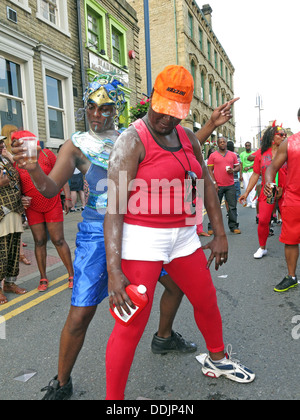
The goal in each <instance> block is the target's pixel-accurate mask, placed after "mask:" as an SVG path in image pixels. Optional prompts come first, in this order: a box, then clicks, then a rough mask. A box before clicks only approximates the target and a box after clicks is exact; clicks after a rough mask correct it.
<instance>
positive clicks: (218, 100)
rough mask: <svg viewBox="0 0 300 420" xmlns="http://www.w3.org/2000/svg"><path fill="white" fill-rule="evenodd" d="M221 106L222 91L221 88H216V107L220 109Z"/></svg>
mask: <svg viewBox="0 0 300 420" xmlns="http://www.w3.org/2000/svg"><path fill="white" fill-rule="evenodd" d="M219 105H220V91H219V88H218V87H217V88H216V106H217V107H218V106H219Z"/></svg>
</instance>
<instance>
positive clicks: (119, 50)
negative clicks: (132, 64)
mask: <svg viewBox="0 0 300 420" xmlns="http://www.w3.org/2000/svg"><path fill="white" fill-rule="evenodd" d="M109 24H110V34H111V63H112V64H114V65H116V66H118V67H121V68H123V69H127V54H126V50H127V48H126V31H127V29H126V28H125V26H123V25H121V23H120V22H118V21H117V20H116V19H115V18H114V17H113V16H112V15H109Z"/></svg>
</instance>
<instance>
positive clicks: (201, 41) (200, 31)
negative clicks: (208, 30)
mask: <svg viewBox="0 0 300 420" xmlns="http://www.w3.org/2000/svg"><path fill="white" fill-rule="evenodd" d="M199 48H200V50H201V51H203V31H202V29H200V28H199Z"/></svg>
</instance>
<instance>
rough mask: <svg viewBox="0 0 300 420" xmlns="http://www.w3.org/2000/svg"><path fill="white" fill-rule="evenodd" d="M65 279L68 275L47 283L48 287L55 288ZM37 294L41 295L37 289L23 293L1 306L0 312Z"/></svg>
mask: <svg viewBox="0 0 300 420" xmlns="http://www.w3.org/2000/svg"><path fill="white" fill-rule="evenodd" d="M67 278H68V275H67V274H64V275H63V276H61V277H58V278H57V279H55V280H52V281H50V282H49V287H51V286H55V285H56V284H57V283H60V282H61V281H63V280H65V279H67ZM37 293H41V292H39V291H38V289H34V290H32V291H31V292H28V293H25V294H24V295H21V296H19V297H17V298H15V299H13V300H11V301H10V302H8V303H5V304H4V305H3V306H2V305H1V306H0V312H2V311H5V310H6V309H8V308H10V307H11V306H13V305H15V304H17V303H19V302H22V301H23V300H25V299H28V298H29V297H31V296H34V295H36V294H37Z"/></svg>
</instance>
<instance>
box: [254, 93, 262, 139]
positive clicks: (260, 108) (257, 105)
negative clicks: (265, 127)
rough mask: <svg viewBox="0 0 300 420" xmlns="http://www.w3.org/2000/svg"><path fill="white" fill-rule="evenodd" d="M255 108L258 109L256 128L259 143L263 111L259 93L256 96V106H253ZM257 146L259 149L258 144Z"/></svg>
mask: <svg viewBox="0 0 300 420" xmlns="http://www.w3.org/2000/svg"><path fill="white" fill-rule="evenodd" d="M255 108H258V128H259V133H258V134H259V138H258V142H260V139H261V111H263V108H262V97H261V95H260V94H259V93H258V94H257V95H256V106H255ZM258 146H259V147H260V143H259V144H258Z"/></svg>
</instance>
